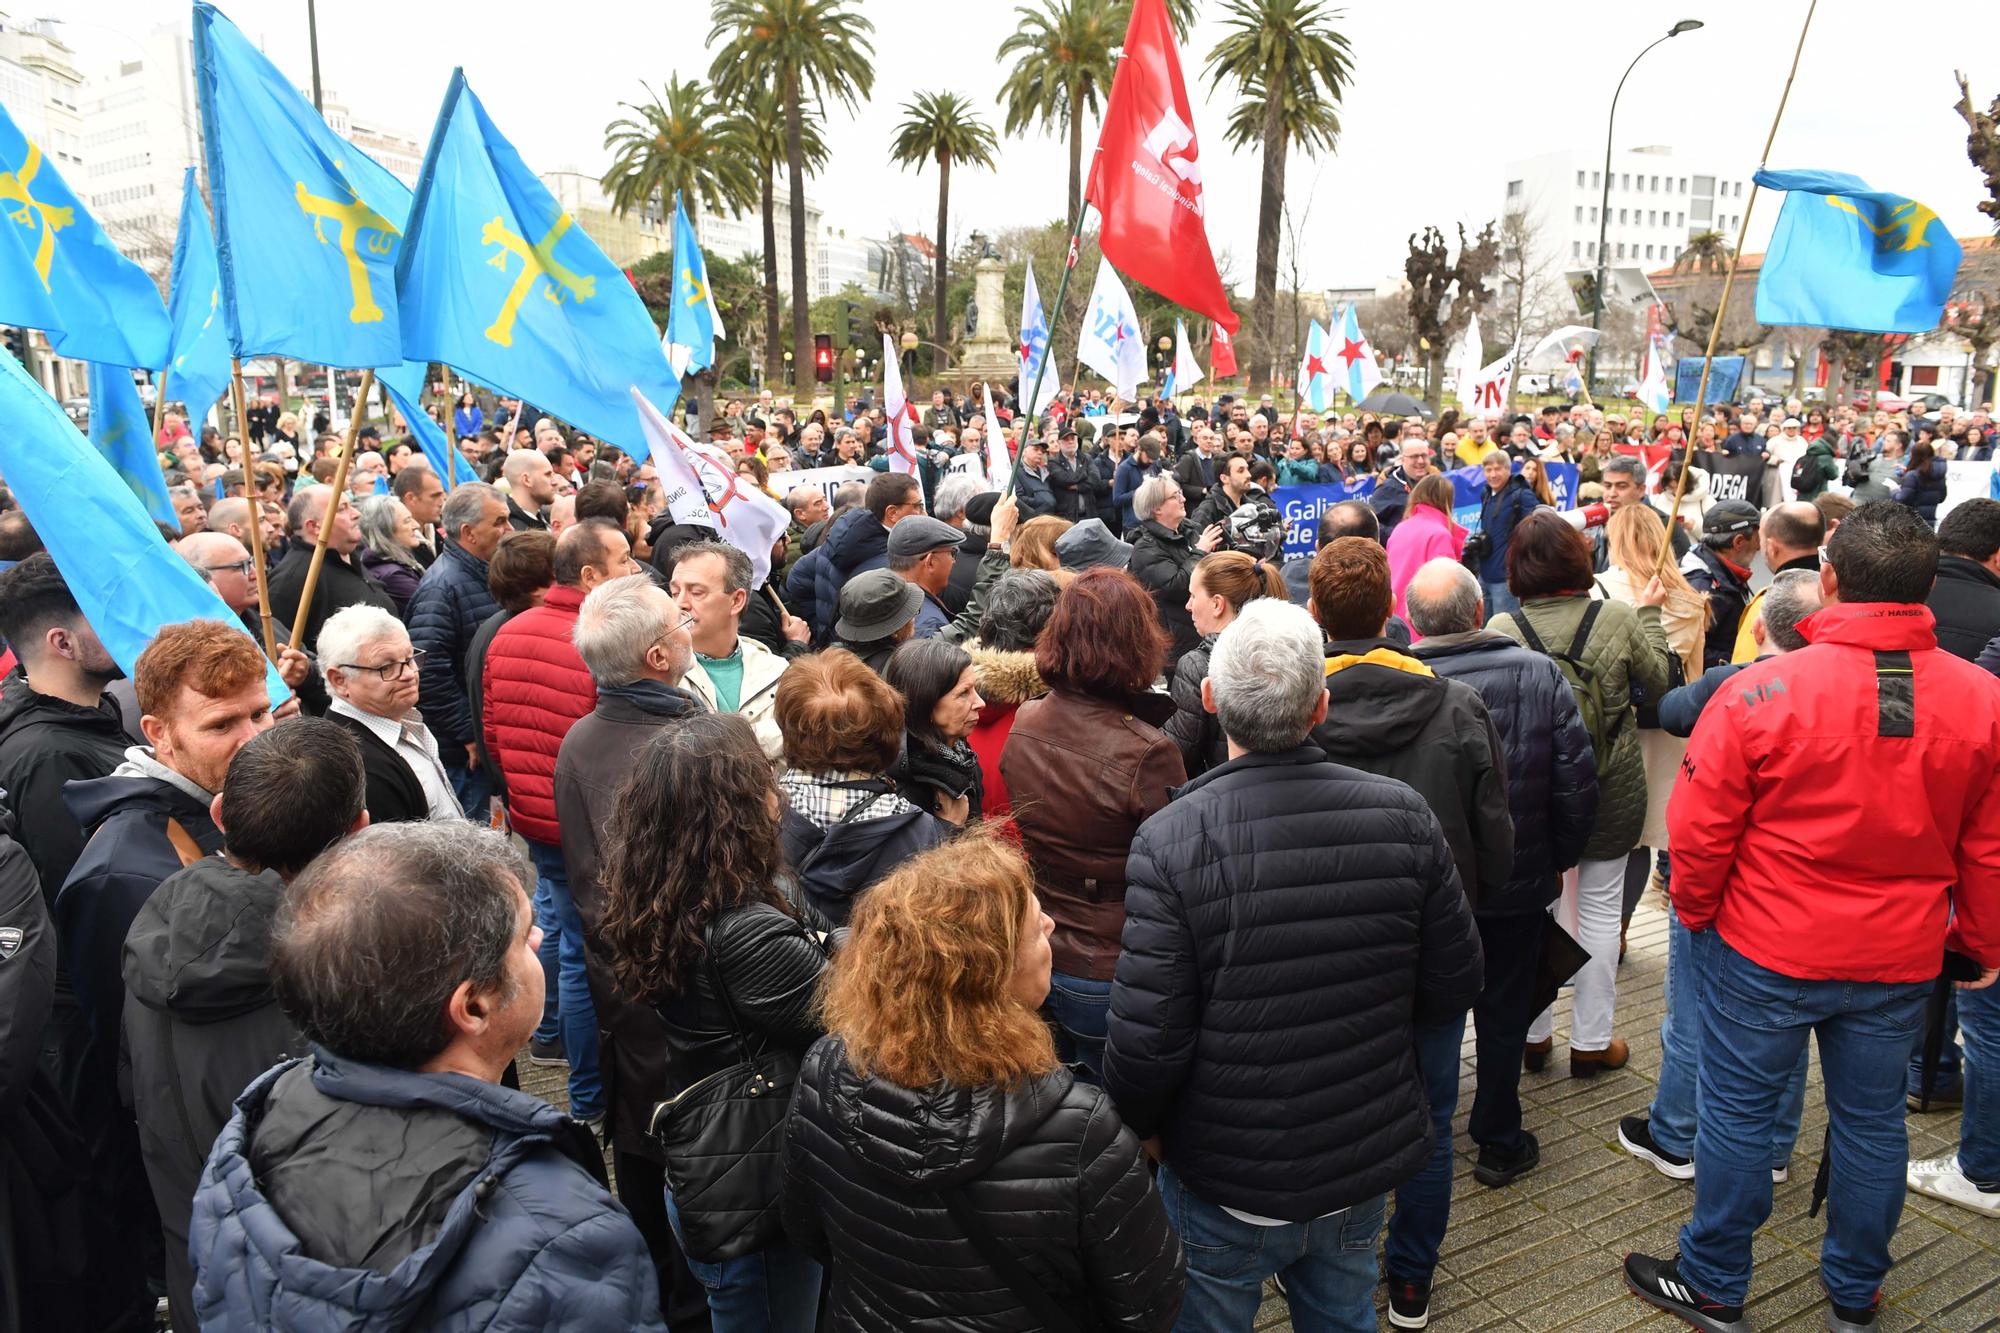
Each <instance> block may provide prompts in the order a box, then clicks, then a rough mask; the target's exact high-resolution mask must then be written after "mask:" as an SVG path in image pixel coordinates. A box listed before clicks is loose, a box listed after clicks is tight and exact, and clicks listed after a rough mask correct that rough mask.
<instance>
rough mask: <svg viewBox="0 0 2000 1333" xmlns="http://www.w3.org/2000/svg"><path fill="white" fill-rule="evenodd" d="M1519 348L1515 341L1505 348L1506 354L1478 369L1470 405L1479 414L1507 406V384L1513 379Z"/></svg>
mask: <svg viewBox="0 0 2000 1333" xmlns="http://www.w3.org/2000/svg"><path fill="white" fill-rule="evenodd" d="M1520 350H1521V344H1519V343H1515V344H1514V345H1513V346H1512V347H1509V348H1508V349H1507V355H1505V356H1503V357H1501V358H1500V359H1499V360H1498V361H1495V362H1494V363H1493V364H1492V365H1490V366H1487V367H1485V368H1484V369H1482V370H1480V371H1479V373H1478V375H1477V376H1476V377H1475V378H1474V379H1473V381H1472V407H1471V408H1470V409H1469V410H1471V411H1474V412H1479V413H1481V414H1484V413H1488V412H1494V413H1498V412H1503V411H1505V410H1506V408H1507V386H1508V385H1509V384H1510V383H1512V381H1513V379H1514V361H1515V358H1516V356H1517V354H1518V353H1519V352H1520Z"/></svg>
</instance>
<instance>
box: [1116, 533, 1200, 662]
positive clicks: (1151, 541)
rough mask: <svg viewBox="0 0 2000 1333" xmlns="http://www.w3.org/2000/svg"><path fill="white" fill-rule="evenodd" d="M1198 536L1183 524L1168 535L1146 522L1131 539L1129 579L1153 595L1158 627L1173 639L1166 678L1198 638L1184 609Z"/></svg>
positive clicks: (1191, 619) (1197, 552) (1196, 551)
mask: <svg viewBox="0 0 2000 1333" xmlns="http://www.w3.org/2000/svg"><path fill="white" fill-rule="evenodd" d="M1200 536H1201V532H1200V530H1199V529H1198V528H1196V527H1195V526H1194V525H1193V524H1190V523H1183V524H1182V525H1181V528H1180V531H1178V532H1170V531H1168V530H1167V529H1166V528H1165V527H1163V526H1161V524H1160V523H1159V521H1158V520H1157V519H1150V518H1149V519H1147V520H1146V521H1145V522H1143V523H1141V524H1140V525H1139V533H1138V535H1137V536H1136V537H1134V538H1133V539H1132V563H1131V564H1130V565H1128V566H1126V568H1127V569H1128V570H1129V571H1130V572H1131V575H1132V577H1133V578H1135V579H1137V580H1139V582H1141V583H1143V584H1145V585H1146V591H1147V592H1150V593H1151V594H1153V601H1154V602H1155V603H1157V604H1158V606H1159V608H1160V624H1161V625H1162V626H1164V627H1165V628H1166V631H1167V633H1168V634H1170V635H1172V636H1173V640H1174V646H1173V650H1172V651H1171V652H1170V653H1169V654H1168V655H1167V674H1168V676H1170V677H1171V676H1172V675H1173V670H1174V664H1175V663H1177V662H1179V661H1180V660H1181V658H1183V657H1185V656H1186V655H1187V654H1188V653H1189V652H1190V651H1191V650H1192V649H1193V648H1194V646H1195V645H1196V644H1198V643H1200V642H1201V635H1199V634H1197V633H1195V628H1194V617H1193V616H1191V615H1189V614H1188V609H1187V600H1188V580H1189V579H1190V578H1192V577H1193V576H1194V567H1195V562H1196V561H1198V560H1200V559H1201V556H1202V553H1201V552H1200V551H1199V550H1197V549H1196V548H1195V544H1194V543H1195V539H1196V538H1198V537H1200Z"/></svg>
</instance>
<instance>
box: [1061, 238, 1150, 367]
mask: <svg viewBox="0 0 2000 1333" xmlns="http://www.w3.org/2000/svg"><path fill="white" fill-rule="evenodd" d="M1076 359H1077V360H1079V361H1081V362H1082V363H1083V364H1084V365H1086V366H1089V367H1090V368H1091V369H1092V370H1094V371H1096V372H1097V373H1098V374H1100V375H1102V376H1103V377H1104V378H1105V379H1106V380H1107V381H1109V383H1110V384H1111V387H1112V391H1113V392H1115V393H1116V394H1117V395H1118V397H1119V398H1121V399H1123V400H1124V401H1125V402H1128V403H1131V402H1136V401H1137V400H1138V397H1139V381H1140V380H1142V379H1144V378H1145V377H1146V345H1145V338H1144V336H1143V335H1142V334H1141V332H1140V329H1139V312H1138V311H1137V310H1135V309H1133V307H1132V297H1131V295H1130V294H1129V293H1128V292H1126V290H1125V284H1124V283H1122V282H1120V281H1118V275H1117V274H1116V273H1114V272H1112V269H1111V264H1110V262H1109V261H1107V260H1103V259H1100V260H1099V261H1098V263H1097V285H1096V286H1095V287H1093V288H1091V290H1090V304H1089V305H1088V306H1086V307H1085V308H1084V312H1083V335H1082V337H1081V338H1079V339H1078V341H1077V348H1076Z"/></svg>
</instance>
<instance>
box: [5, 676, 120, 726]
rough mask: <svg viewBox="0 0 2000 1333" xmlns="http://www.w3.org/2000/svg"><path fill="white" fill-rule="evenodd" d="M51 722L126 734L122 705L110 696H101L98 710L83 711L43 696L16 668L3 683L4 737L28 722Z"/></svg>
mask: <svg viewBox="0 0 2000 1333" xmlns="http://www.w3.org/2000/svg"><path fill="white" fill-rule="evenodd" d="M32 721H47V722H51V723H54V724H56V725H58V726H65V727H88V728H90V729H91V730H93V731H101V732H103V733H104V734H105V735H107V736H122V735H124V734H125V724H124V722H123V721H122V720H121V719H120V717H119V715H118V705H117V703H116V702H114V701H113V700H112V698H111V696H109V695H99V696H98V699H97V707H95V708H82V707H79V706H77V705H76V704H73V703H71V702H70V701H69V700H67V699H58V698H56V696H54V695H53V694H42V693H39V692H37V691H36V690H34V689H33V688H32V687H30V686H29V684H28V676H27V673H26V672H24V671H22V670H21V668H20V667H18V666H17V667H15V668H14V669H13V670H12V671H9V672H8V673H7V678H6V679H5V680H0V734H5V733H6V732H7V731H8V730H10V729H11V728H13V727H15V726H17V725H20V724H21V723H24V722H32Z"/></svg>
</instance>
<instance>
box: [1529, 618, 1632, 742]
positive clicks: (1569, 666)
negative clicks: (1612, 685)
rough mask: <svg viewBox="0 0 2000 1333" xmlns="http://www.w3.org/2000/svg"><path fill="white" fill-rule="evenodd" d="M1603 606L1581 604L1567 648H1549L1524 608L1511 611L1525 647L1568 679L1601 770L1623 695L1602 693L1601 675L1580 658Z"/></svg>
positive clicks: (1619, 723) (1621, 717)
mask: <svg viewBox="0 0 2000 1333" xmlns="http://www.w3.org/2000/svg"><path fill="white" fill-rule="evenodd" d="M1603 609H1604V603H1602V602H1599V601H1592V602H1591V603H1590V604H1589V605H1588V606H1586V607H1585V608H1584V612H1583V619H1582V621H1580V622H1579V623H1578V624H1577V627H1576V637H1575V638H1574V639H1572V640H1571V641H1570V645H1569V650H1568V651H1567V652H1561V653H1558V652H1551V651H1550V650H1549V646H1548V645H1547V644H1545V643H1543V642H1542V636H1541V635H1539V634H1537V633H1535V627H1534V626H1533V625H1531V624H1529V623H1528V613H1527V612H1526V611H1525V610H1521V611H1516V612H1515V613H1514V623H1515V624H1517V625H1519V626H1520V627H1521V637H1522V638H1523V639H1524V640H1526V642H1527V645H1528V647H1530V648H1532V649H1534V650H1535V651H1536V652H1538V653H1540V654H1541V655H1542V656H1544V657H1546V658H1548V659H1549V660H1550V661H1552V662H1554V663H1555V664H1556V669H1557V670H1559V671H1561V672H1562V674H1563V679H1564V680H1565V681H1567V682H1569V689H1570V693H1571V694H1574V695H1575V696H1576V707H1577V711H1578V712H1580V713H1582V714H1583V729H1584V730H1585V731H1587V732H1589V733H1590V748H1591V751H1592V752H1593V753H1594V754H1595V755H1596V757H1597V771H1598V773H1599V774H1602V773H1603V772H1604V771H1605V766H1606V765H1607V764H1608V763H1610V761H1611V747H1612V745H1614V744H1615V743H1616V742H1617V740H1618V733H1619V731H1620V730H1622V729H1623V727H1624V725H1625V703H1626V701H1625V700H1623V699H1611V698H1607V697H1606V696H1605V690H1604V682H1603V679H1602V678H1601V677H1600V676H1599V675H1598V674H1597V669H1596V668H1595V667H1593V666H1591V665H1590V664H1589V663H1587V662H1585V661H1584V660H1583V650H1584V645H1585V644H1587V643H1589V642H1590V630H1591V627H1592V626H1593V625H1595V624H1596V623H1597V613H1598V612H1599V611H1602V610H1603Z"/></svg>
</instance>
